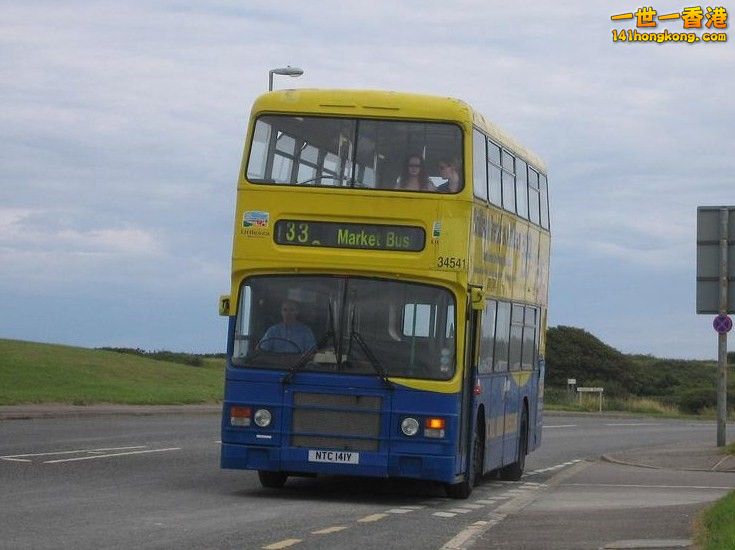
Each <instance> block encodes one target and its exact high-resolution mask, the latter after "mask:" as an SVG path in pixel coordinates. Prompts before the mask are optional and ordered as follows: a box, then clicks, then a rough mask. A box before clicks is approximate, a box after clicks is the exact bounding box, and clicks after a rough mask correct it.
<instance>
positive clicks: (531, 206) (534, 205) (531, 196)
mask: <svg viewBox="0 0 735 550" xmlns="http://www.w3.org/2000/svg"><path fill="white" fill-rule="evenodd" d="M528 213H529V216H528V219H530V220H531V221H532V222H533V223H535V224H536V225H539V224H540V223H541V217H540V216H541V210H540V208H539V188H538V172H536V170H534V169H533V168H531V167H530V166H529V167H528Z"/></svg>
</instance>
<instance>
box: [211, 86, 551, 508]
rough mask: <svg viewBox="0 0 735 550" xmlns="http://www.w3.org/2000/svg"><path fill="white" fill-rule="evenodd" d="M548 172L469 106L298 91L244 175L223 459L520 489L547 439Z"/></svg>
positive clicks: (255, 146)
mask: <svg viewBox="0 0 735 550" xmlns="http://www.w3.org/2000/svg"><path fill="white" fill-rule="evenodd" d="M545 174H546V169H545V166H544V163H543V162H542V161H541V160H540V159H539V158H538V157H536V155H534V154H533V153H531V152H530V151H529V150H528V149H526V148H524V147H522V146H521V145H519V144H518V143H517V142H516V141H514V140H512V139H511V138H510V137H508V136H507V135H506V134H505V133H503V132H502V131H501V130H500V129H498V128H497V127H496V126H494V125H493V124H491V123H490V122H488V121H487V120H486V119H485V118H484V117H483V116H482V115H480V114H479V113H477V112H476V111H474V110H473V109H472V108H471V107H469V106H468V105H467V104H465V103H463V102H462V101H459V100H456V99H451V98H443V97H431V96H424V95H414V94H406V93H394V92H378V91H354V90H287V91H278V92H271V93H266V94H264V95H262V96H260V97H259V98H258V99H257V100H256V101H255V104H254V105H253V108H252V116H251V119H250V123H249V126H248V131H247V138H246V141H245V152H244V156H243V162H242V169H241V172H240V175H239V178H238V188H237V205H236V210H235V231H234V241H233V254H232V287H231V292H230V294H229V295H226V296H223V297H221V299H220V313H221V314H222V315H226V316H228V317H229V328H228V338H227V367H226V378H225V397H224V403H223V416H222V447H221V466H222V467H223V468H237V469H249V470H257V471H258V474H259V478H260V481H261V483H262V485H263V486H265V487H281V486H283V484H284V483H285V482H286V480H287V477H288V476H297V475H315V474H333V475H351V476H374V477H381V478H386V477H390V478H393V477H395V478H413V479H421V480H431V481H435V482H441V483H443V484H444V485H445V487H446V492H447V494H448V495H449V496H450V497H454V498H466V497H467V496H468V495H469V494H470V493H471V491H472V487H473V485H474V484H475V483H476V481H477V480H478V479H479V478H480V477H481V476H483V475H485V474H488V473H491V472H492V473H498V474H499V475H500V477H502V478H504V479H519V478H520V477H521V475H522V472H523V468H524V463H525V457H526V454H527V453H528V452H529V451H531V450H533V449H535V448H536V447H537V446H538V445H539V443H540V441H541V424H542V408H543V405H542V403H543V377H544V359H543V353H544V333H545V326H546V305H547V287H548V273H549V250H550V233H549V210H548V192H547V182H546V175H545Z"/></svg>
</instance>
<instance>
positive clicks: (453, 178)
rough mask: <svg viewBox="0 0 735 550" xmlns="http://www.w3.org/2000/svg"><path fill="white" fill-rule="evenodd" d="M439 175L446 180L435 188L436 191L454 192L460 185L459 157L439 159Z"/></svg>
mask: <svg viewBox="0 0 735 550" xmlns="http://www.w3.org/2000/svg"><path fill="white" fill-rule="evenodd" d="M439 175H440V176H441V177H442V178H444V179H445V180H447V181H445V182H444V183H442V184H441V185H440V186H438V187H437V188H436V190H437V191H438V192H440V193H456V192H457V191H459V190H460V188H461V187H462V178H461V177H460V164H459V159H456V158H454V159H452V160H451V161H447V160H440V161H439Z"/></svg>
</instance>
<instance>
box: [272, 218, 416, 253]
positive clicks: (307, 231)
mask: <svg viewBox="0 0 735 550" xmlns="http://www.w3.org/2000/svg"><path fill="white" fill-rule="evenodd" d="M273 238H274V240H275V242H276V243H278V244H288V245H295V246H322V247H326V248H362V249H366V250H403V251H408V252H419V251H421V250H423V249H424V243H425V241H426V235H425V233H424V230H423V229H422V228H420V227H409V226H401V225H374V224H366V223H341V222H313V221H306V220H279V221H278V222H276V227H275V235H274V237H273Z"/></svg>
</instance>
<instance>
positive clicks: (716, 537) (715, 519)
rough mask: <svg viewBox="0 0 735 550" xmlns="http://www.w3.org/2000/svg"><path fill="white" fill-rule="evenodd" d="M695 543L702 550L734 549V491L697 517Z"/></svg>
mask: <svg viewBox="0 0 735 550" xmlns="http://www.w3.org/2000/svg"><path fill="white" fill-rule="evenodd" d="M697 543H698V545H699V546H698V547H699V548H701V549H702V550H732V549H733V548H735V491H733V492H732V493H730V494H729V495H727V496H726V497H724V498H722V499H720V500H718V501H717V503H716V504H715V505H714V506H712V507H710V508H708V509H707V510H706V511H705V512H704V513H703V514H702V515H701V516H700V517H699V521H698V525H697Z"/></svg>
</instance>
